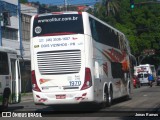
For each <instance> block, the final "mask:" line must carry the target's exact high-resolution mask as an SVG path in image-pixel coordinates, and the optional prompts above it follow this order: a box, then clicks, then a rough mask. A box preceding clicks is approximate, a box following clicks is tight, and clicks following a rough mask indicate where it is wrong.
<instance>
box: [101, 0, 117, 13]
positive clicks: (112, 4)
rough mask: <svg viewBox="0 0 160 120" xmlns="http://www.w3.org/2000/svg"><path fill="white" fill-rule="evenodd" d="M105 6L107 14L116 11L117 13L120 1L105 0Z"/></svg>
mask: <svg viewBox="0 0 160 120" xmlns="http://www.w3.org/2000/svg"><path fill="white" fill-rule="evenodd" d="M103 1H104V0H103ZM105 6H106V15H107V16H110V15H111V14H112V15H116V13H118V12H119V9H120V1H119V0H105Z"/></svg>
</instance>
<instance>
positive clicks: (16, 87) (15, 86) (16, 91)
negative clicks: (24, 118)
mask: <svg viewBox="0 0 160 120" xmlns="http://www.w3.org/2000/svg"><path fill="white" fill-rule="evenodd" d="M9 58H10V66H11V68H10V70H11V81H12V84H11V101H12V103H17V102H20V72H19V64H18V60H17V56H16V55H10V57H9Z"/></svg>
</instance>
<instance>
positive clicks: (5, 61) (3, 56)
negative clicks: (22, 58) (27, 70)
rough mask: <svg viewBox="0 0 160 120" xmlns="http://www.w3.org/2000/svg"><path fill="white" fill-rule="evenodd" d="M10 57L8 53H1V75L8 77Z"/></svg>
mask: <svg viewBox="0 0 160 120" xmlns="http://www.w3.org/2000/svg"><path fill="white" fill-rule="evenodd" d="M8 74H9V67H8V56H7V53H4V52H0V75H8Z"/></svg>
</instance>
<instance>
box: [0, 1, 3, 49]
mask: <svg viewBox="0 0 160 120" xmlns="http://www.w3.org/2000/svg"><path fill="white" fill-rule="evenodd" d="M2 9H3V6H2V2H1V1H0V17H1V19H0V46H2V28H1V27H2V26H1V23H2V22H1V21H3V17H2Z"/></svg>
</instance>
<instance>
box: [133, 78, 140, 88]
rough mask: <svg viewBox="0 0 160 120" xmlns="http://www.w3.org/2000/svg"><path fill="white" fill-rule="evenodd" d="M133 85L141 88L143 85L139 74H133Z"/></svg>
mask: <svg viewBox="0 0 160 120" xmlns="http://www.w3.org/2000/svg"><path fill="white" fill-rule="evenodd" d="M132 79H133V86H134V88H140V87H141V83H140V80H139V78H138V77H137V76H133V78H132Z"/></svg>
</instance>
